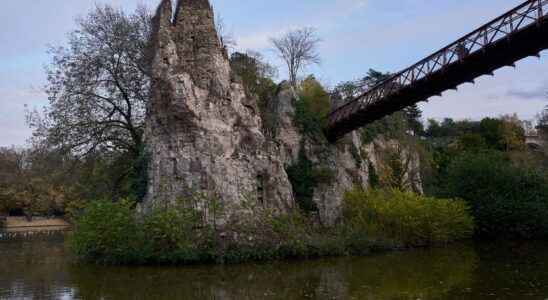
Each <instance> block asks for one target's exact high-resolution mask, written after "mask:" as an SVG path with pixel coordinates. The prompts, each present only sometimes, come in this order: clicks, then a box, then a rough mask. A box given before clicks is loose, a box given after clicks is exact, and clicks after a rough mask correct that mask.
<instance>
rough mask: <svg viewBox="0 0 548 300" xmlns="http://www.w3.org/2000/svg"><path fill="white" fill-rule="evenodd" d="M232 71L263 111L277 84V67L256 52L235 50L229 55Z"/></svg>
mask: <svg viewBox="0 0 548 300" xmlns="http://www.w3.org/2000/svg"><path fill="white" fill-rule="evenodd" d="M230 66H231V67H232V71H233V72H234V73H235V74H236V75H237V76H238V77H239V78H240V79H241V80H242V82H243V84H244V87H245V88H246V91H247V92H248V93H249V94H251V95H256V96H257V97H258V100H259V103H258V104H259V109H260V110H261V112H263V114H264V112H265V110H266V106H267V104H268V101H269V100H270V99H272V98H273V96H274V94H275V92H276V89H277V85H276V83H274V80H273V79H274V77H276V75H277V73H278V72H277V71H278V70H277V69H276V68H274V67H273V66H271V65H270V64H268V63H266V62H265V61H264V59H263V57H262V56H261V54H260V53H258V52H253V51H248V52H246V53H241V52H235V53H233V54H232V55H231V56H230Z"/></svg>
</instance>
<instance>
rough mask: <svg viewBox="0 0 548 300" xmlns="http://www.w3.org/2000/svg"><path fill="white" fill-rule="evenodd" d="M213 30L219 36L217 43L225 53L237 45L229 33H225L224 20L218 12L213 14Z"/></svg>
mask: <svg viewBox="0 0 548 300" xmlns="http://www.w3.org/2000/svg"><path fill="white" fill-rule="evenodd" d="M215 30H216V31H217V35H218V36H219V43H220V44H221V47H223V48H224V49H225V50H226V51H227V52H228V51H229V50H232V49H234V48H235V47H236V46H237V45H238V43H237V42H236V39H235V38H234V36H233V35H232V33H231V32H229V31H227V28H226V24H225V20H224V18H223V17H222V16H221V14H220V13H219V12H216V13H215Z"/></svg>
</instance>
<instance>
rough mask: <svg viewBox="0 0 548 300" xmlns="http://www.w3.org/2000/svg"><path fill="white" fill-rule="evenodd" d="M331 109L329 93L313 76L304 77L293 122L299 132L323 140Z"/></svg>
mask: <svg viewBox="0 0 548 300" xmlns="http://www.w3.org/2000/svg"><path fill="white" fill-rule="evenodd" d="M330 110H331V100H330V97H329V94H328V93H327V92H326V91H325V89H324V88H323V87H322V85H321V84H320V83H319V82H318V81H317V80H316V79H315V78H314V77H313V76H309V77H308V78H306V79H305V80H304V81H303V82H302V83H301V86H300V91H299V99H298V100H297V102H296V104H295V120H294V121H295V124H296V125H297V126H298V127H299V129H300V130H301V133H303V134H304V135H307V136H308V137H310V138H313V139H315V140H317V141H324V140H325V136H324V129H325V128H326V127H327V117H328V115H329V112H330Z"/></svg>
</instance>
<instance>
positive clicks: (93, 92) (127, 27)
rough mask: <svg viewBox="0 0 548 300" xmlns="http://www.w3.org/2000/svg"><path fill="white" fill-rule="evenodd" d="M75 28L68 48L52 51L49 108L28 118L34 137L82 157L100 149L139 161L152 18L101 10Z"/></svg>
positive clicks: (140, 11)
mask: <svg viewBox="0 0 548 300" xmlns="http://www.w3.org/2000/svg"><path fill="white" fill-rule="evenodd" d="M77 26H78V28H77V29H76V30H74V31H73V32H71V33H70V35H69V40H68V46H66V47H58V48H52V49H51V53H52V54H53V60H52V63H51V64H50V65H49V66H48V67H47V75H48V77H47V80H48V83H47V85H46V91H47V93H48V96H49V105H48V106H47V107H46V108H45V111H44V113H43V114H40V113H37V112H34V113H31V114H29V118H28V119H29V124H30V125H31V127H32V128H34V129H35V131H34V136H35V138H36V140H38V141H40V142H46V143H47V144H49V145H52V146H54V147H58V148H63V149H68V150H70V151H71V152H72V153H74V154H77V155H81V156H85V155H87V154H90V153H92V152H93V151H96V150H98V149H99V150H102V149H107V150H109V151H116V152H132V153H133V154H134V155H135V156H138V155H139V151H140V149H141V148H142V144H143V141H142V138H143V137H142V136H143V127H144V116H145V107H146V103H147V101H148V99H149V92H150V76H149V74H148V71H147V69H148V61H149V56H148V53H149V51H148V44H149V40H150V33H151V15H150V13H149V12H148V11H147V10H146V9H143V8H140V9H137V10H136V11H135V12H134V13H133V14H130V15H127V14H126V13H125V12H123V11H122V10H118V9H114V8H112V7H110V6H108V5H106V6H97V7H96V8H95V9H94V10H92V11H91V12H90V13H89V14H88V15H87V16H86V17H85V18H81V19H79V20H78V21H77Z"/></svg>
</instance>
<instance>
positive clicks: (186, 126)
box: [141, 0, 295, 214]
mask: <svg viewBox="0 0 548 300" xmlns="http://www.w3.org/2000/svg"><path fill="white" fill-rule="evenodd" d="M152 45H153V46H152V47H153V51H152V53H151V73H152V91H151V92H152V95H151V101H150V103H149V107H148V114H147V126H146V132H145V138H146V142H147V148H148V152H149V155H150V163H149V176H148V177H149V182H148V191H147V196H146V197H145V200H144V201H143V203H142V206H141V207H142V209H143V210H144V211H149V210H150V209H151V208H153V207H155V206H159V207H164V206H165V205H167V204H169V203H173V202H174V201H176V200H178V199H181V198H187V199H190V198H192V197H194V196H195V195H197V194H199V195H201V198H202V199H204V198H205V199H219V200H220V201H221V203H223V204H225V206H226V207H231V205H232V204H238V203H240V202H241V201H242V200H243V199H250V198H251V199H255V200H257V201H258V202H259V204H260V205H263V206H265V207H269V208H272V209H275V210H278V211H281V212H283V211H289V210H290V209H291V208H293V207H294V205H295V204H294V203H295V201H294V198H293V191H292V188H291V184H290V182H289V180H288V177H287V174H286V172H285V169H284V164H283V162H282V159H281V158H280V154H279V150H278V147H277V146H276V145H275V143H274V142H272V141H269V140H267V139H266V138H265V136H264V135H263V133H262V132H263V130H262V126H263V125H262V120H261V118H260V116H259V115H260V114H259V110H258V106H257V101H256V99H255V98H254V97H250V96H247V95H246V94H245V92H244V88H243V86H242V84H241V83H239V82H238V81H237V80H235V79H234V76H232V74H231V73H232V72H231V69H230V64H229V60H228V56H227V53H226V51H225V49H223V47H222V45H221V43H220V40H219V37H218V34H217V32H216V30H215V25H214V15H213V10H212V8H211V5H210V4H209V1H207V0H180V1H178V2H177V3H176V5H175V11H174V12H173V11H172V3H171V1H170V0H163V1H162V3H161V4H160V6H159V7H158V10H157V13H156V16H155V17H154V20H153V37H152ZM204 195H205V197H203V196H204ZM204 205H207V203H204ZM234 207H237V205H234ZM205 208H207V207H205ZM229 214H230V212H229Z"/></svg>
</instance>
